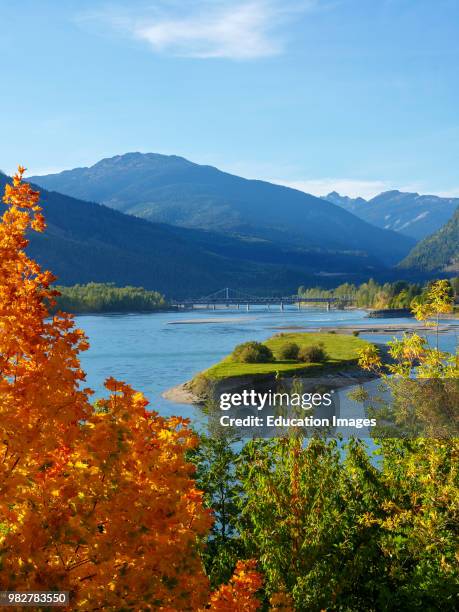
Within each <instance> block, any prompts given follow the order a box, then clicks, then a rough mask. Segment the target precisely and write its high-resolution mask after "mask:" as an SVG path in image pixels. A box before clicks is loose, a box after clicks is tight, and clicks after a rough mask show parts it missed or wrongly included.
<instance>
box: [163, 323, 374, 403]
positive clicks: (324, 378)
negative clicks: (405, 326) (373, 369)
mask: <svg viewBox="0 0 459 612" xmlns="http://www.w3.org/2000/svg"><path fill="white" fill-rule="evenodd" d="M260 344H261V345H262V346H265V347H267V348H268V349H269V350H270V351H271V353H272V356H273V358H272V360H271V361H267V362H252V363H247V362H245V361H240V360H238V359H237V358H235V355H234V354H233V353H231V354H230V355H228V356H226V357H225V358H224V359H222V360H221V361H220V362H218V363H216V364H215V365H213V366H211V367H210V368H208V369H207V370H203V371H202V372H199V373H198V374H196V376H194V378H193V379H192V380H190V381H188V382H186V383H184V384H182V385H179V386H177V387H174V388H172V389H169V390H168V391H166V392H165V393H164V394H163V396H164V397H165V398H166V399H169V400H171V401H176V402H179V403H193V404H194V403H202V401H203V400H205V399H208V398H209V396H212V397H217V396H218V395H220V393H222V392H227V391H236V390H238V389H243V388H248V387H251V388H254V387H257V388H258V387H260V386H266V385H269V384H272V383H273V381H275V380H276V379H279V378H282V379H283V380H285V381H286V382H287V383H288V380H289V379H290V380H293V378H299V379H301V380H302V382H303V384H304V383H306V384H307V386H312V385H318V384H322V385H324V384H325V385H327V386H330V387H336V388H338V387H342V386H348V385H349V386H350V385H352V384H356V383H359V382H361V381H362V380H368V379H369V378H372V377H373V376H369V374H368V373H367V372H363V370H361V369H360V368H359V366H358V353H359V351H360V350H361V349H363V348H364V347H366V346H369V345H371V343H370V342H368V341H367V340H363V339H361V338H359V337H357V336H354V335H351V334H340V333H334V332H331V333H330V332H318V333H312V332H294V333H278V334H275V335H274V336H272V337H271V338H269V339H268V340H265V341H264V342H263V343H260ZM292 344H293V345H296V346H297V348H299V349H300V357H301V351H302V349H306V348H308V347H318V346H320V347H321V348H322V349H323V352H324V354H325V355H324V359H323V360H322V361H321V362H313V361H311V362H308V363H305V362H304V361H300V360H299V359H298V358H295V359H286V358H285V357H284V352H285V349H286V347H287V346H288V345H290V346H291V345H292Z"/></svg>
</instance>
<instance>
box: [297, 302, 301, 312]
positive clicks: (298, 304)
mask: <svg viewBox="0 0 459 612" xmlns="http://www.w3.org/2000/svg"><path fill="white" fill-rule="evenodd" d="M296 304H297V306H298V310H301V302H297V303H296Z"/></svg>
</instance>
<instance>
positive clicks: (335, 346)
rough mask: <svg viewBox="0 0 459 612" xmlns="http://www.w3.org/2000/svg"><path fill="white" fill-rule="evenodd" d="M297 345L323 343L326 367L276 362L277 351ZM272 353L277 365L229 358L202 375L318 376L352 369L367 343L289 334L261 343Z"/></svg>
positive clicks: (347, 338)
mask: <svg viewBox="0 0 459 612" xmlns="http://www.w3.org/2000/svg"><path fill="white" fill-rule="evenodd" d="M289 342H296V343H297V344H298V345H299V346H300V347H303V346H310V345H314V344H319V342H321V343H323V345H324V349H325V351H326V352H327V354H328V360H327V361H326V362H325V363H301V362H298V361H291V360H279V361H277V359H279V351H280V349H281V347H282V346H283V345H284V344H287V343H289ZM264 344H266V346H268V347H269V348H270V349H271V350H272V352H273V353H274V357H275V358H276V361H274V362H272V363H239V362H236V361H233V360H232V358H231V356H228V357H226V358H225V359H223V360H222V361H220V363H217V364H216V365H214V366H212V367H211V368H209V369H208V370H205V371H204V372H203V374H204V376H205V377H206V378H208V379H210V380H217V379H221V378H227V377H229V376H247V375H258V374H275V373H276V372H279V373H288V374H294V373H301V374H302V376H304V375H306V376H309V375H310V376H317V375H318V374H320V373H323V372H326V371H328V370H334V369H336V368H339V369H342V368H345V367H349V366H352V365H355V363H356V361H357V351H358V350H359V349H361V348H363V347H364V346H368V345H369V344H370V343H369V342H367V341H366V340H361V339H360V338H356V337H354V336H348V335H341V334H327V333H291V334H287V333H286V334H282V335H276V336H273V337H272V338H270V339H269V340H266V341H265V342H264Z"/></svg>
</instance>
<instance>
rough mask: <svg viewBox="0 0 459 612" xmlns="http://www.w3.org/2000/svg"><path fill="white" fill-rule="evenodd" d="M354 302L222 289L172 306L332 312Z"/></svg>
mask: <svg viewBox="0 0 459 612" xmlns="http://www.w3.org/2000/svg"><path fill="white" fill-rule="evenodd" d="M351 303H352V300H351V299H350V298H348V297H309V298H304V297H301V296H298V295H288V296H283V297H276V296H259V295H249V294H247V293H243V292H242V291H237V290H236V289H230V288H229V287H225V289H220V291H216V292H215V293H211V294H210V295H206V296H204V297H200V298H186V299H183V300H171V305H172V306H176V307H177V308H184V309H193V308H194V307H195V306H196V307H203V308H211V309H212V310H216V308H217V306H225V307H227V308H229V307H230V306H233V307H236V308H237V309H240V308H241V307H245V308H246V309H247V310H250V306H267V307H270V306H279V308H280V310H284V307H285V306H288V305H292V304H295V305H296V306H297V307H298V309H301V306H302V304H325V305H326V307H327V310H330V308H331V307H332V305H336V306H337V307H338V308H339V307H341V308H342V307H344V306H348V305H349V304H351Z"/></svg>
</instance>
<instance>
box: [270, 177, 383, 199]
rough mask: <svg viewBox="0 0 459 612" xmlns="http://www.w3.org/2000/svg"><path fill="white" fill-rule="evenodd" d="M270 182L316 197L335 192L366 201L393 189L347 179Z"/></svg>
mask: <svg viewBox="0 0 459 612" xmlns="http://www.w3.org/2000/svg"><path fill="white" fill-rule="evenodd" d="M270 180H271V182H272V183H277V184H279V185H285V186H286V187H293V189H299V190H300V191H305V192H306V193H311V194H312V195H316V196H323V195H327V194H329V193H330V192H331V191H337V192H338V193H339V194H340V195H344V196H350V197H351V198H357V197H361V198H365V199H366V200H367V199H369V198H373V197H374V196H375V195H378V194H379V193H381V192H382V191H388V190H389V189H395V187H394V186H393V185H392V184H390V183H388V182H386V181H360V180H354V179H348V178H323V179H307V180H300V181H284V180H282V179H270Z"/></svg>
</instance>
